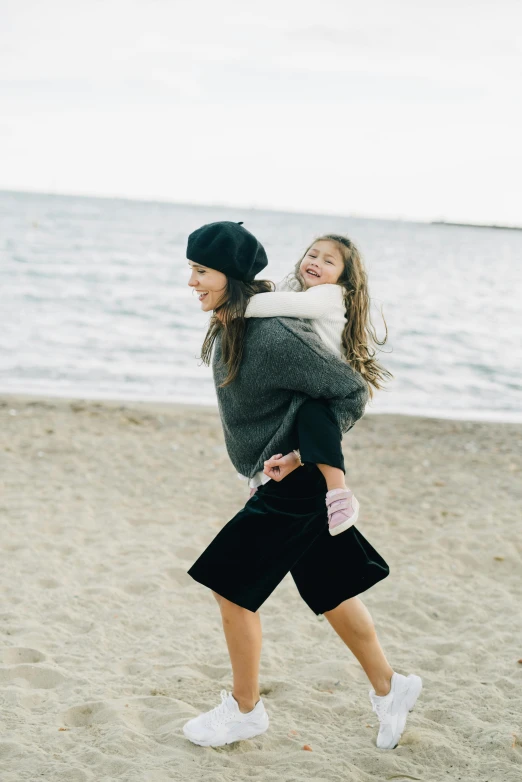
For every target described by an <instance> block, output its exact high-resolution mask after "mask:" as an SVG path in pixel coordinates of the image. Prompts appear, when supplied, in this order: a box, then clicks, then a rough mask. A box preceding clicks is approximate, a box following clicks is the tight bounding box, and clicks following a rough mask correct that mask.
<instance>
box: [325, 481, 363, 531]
mask: <svg viewBox="0 0 522 782" xmlns="http://www.w3.org/2000/svg"><path fill="white" fill-rule="evenodd" d="M326 507H327V508H328V529H329V531H330V535H339V533H340V532H344V531H345V530H347V529H349V527H351V526H353V525H354V524H355V522H356V521H357V519H358V518H359V502H358V500H357V498H356V497H355V496H354V493H353V491H352V490H351V489H331V490H330V491H328V492H326Z"/></svg>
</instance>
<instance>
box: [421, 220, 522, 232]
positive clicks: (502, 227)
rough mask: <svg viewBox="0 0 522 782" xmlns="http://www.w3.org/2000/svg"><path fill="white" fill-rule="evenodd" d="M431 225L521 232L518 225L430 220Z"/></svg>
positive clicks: (521, 227) (520, 227) (521, 229)
mask: <svg viewBox="0 0 522 782" xmlns="http://www.w3.org/2000/svg"><path fill="white" fill-rule="evenodd" d="M431 225H458V226H460V227H461V228H496V229H497V230H498V231H522V226H519V225H494V224H490V225H489V224H487V223H452V222H450V221H448V220H432V221H431Z"/></svg>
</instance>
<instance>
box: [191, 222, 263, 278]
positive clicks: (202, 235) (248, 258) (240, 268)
mask: <svg viewBox="0 0 522 782" xmlns="http://www.w3.org/2000/svg"><path fill="white" fill-rule="evenodd" d="M187 258H188V259H189V261H192V262H193V263H200V264H201V265H202V266H208V267H209V268H210V269H216V270H217V271H219V272H223V274H226V275H227V277H233V278H234V279H235V280H241V281H242V282H249V281H250V280H253V279H254V277H255V276H256V274H258V273H259V272H260V271H261V269H264V268H265V266H266V265H267V263H268V258H267V257H266V252H265V249H264V247H263V245H262V244H261V243H260V242H258V241H257V239H256V237H255V236H254V235H253V234H251V233H250V231H247V229H246V228H243V224H242V223H231V222H228V221H227V220H224V221H222V222H219V223H208V224H207V225H203V226H201V228H198V229H197V230H196V231H193V232H192V233H191V234H190V236H189V238H188V243H187Z"/></svg>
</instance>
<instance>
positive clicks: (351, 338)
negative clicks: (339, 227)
mask: <svg viewBox="0 0 522 782" xmlns="http://www.w3.org/2000/svg"><path fill="white" fill-rule="evenodd" d="M316 242H335V244H336V245H337V247H338V249H339V251H340V253H341V255H342V257H343V261H344V269H343V272H342V274H341V276H340V277H339V279H338V281H337V284H338V285H341V287H342V288H343V292H344V302H345V306H346V326H345V327H344V329H343V334H342V339H341V345H342V352H343V355H344V357H345V359H346V360H347V361H348V363H349V364H350V366H351V367H353V369H355V370H356V372H359V374H361V375H362V377H363V378H364V380H365V381H366V383H367V385H368V392H369V394H370V398H371V397H373V389H374V388H377V389H379V388H382V387H383V385H384V383H385V382H386V381H387V380H390V379H391V378H392V377H393V375H392V374H391V372H388V370H387V369H385V368H384V367H383V366H381V364H379V362H378V361H377V359H376V358H375V356H376V353H377V349H376V347H375V346H379V347H381V346H382V345H384V344H385V343H386V340H387V339H388V326H387V325H386V321H385V320H384V315H382V312H381V315H382V319H383V321H384V328H385V329H386V333H385V335H384V339H383V340H379V338H378V337H377V333H376V331H375V327H374V325H373V323H372V319H371V315H370V294H369V292H368V276H367V274H366V269H365V268H364V264H363V261H362V258H361V255H360V253H359V251H358V249H357V247H356V246H355V245H354V243H353V242H352V240H351V239H348V237H346V236H342V235H340V234H325V235H324V236H319V237H318V238H317V239H315V240H314V241H313V242H312V244H311V245H310V247H308V248H307V249H306V252H305V253H304V254H303V256H302V258H301V259H300V260H299V261H298V262H297V264H296V267H295V269H294V275H293V276H295V278H296V280H297V282H298V283H299V285H300V286H301V289H302V290H304V288H305V281H304V280H303V278H302V276H301V273H300V266H301V263H302V261H303V258H305V257H306V255H307V253H308V252H309V251H310V248H311V247H313V246H314V244H315V243H316Z"/></svg>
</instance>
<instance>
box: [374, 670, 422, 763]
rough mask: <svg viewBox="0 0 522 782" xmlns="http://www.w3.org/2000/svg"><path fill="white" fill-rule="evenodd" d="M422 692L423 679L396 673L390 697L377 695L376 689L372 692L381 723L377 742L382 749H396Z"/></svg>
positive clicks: (393, 677) (375, 709) (375, 710)
mask: <svg viewBox="0 0 522 782" xmlns="http://www.w3.org/2000/svg"><path fill="white" fill-rule="evenodd" d="M421 690H422V679H421V678H420V676H415V674H413V673H410V675H409V676H403V675H402V674H400V673H394V674H393V676H392V678H391V689H390V692H389V693H388V695H376V694H375V690H374V689H371V690H370V700H371V702H372V709H373V710H374V712H375V713H376V715H377V716H378V718H379V722H380V723H381V726H380V728H379V735H378V736H377V742H376V743H377V746H378V747H379V748H380V749H395V747H396V746H397V744H398V743H399V739H400V737H401V736H402V732H403V730H404V728H405V725H406V718H407V716H408V712H410V711H411V710H412V709H413V707H414V706H415V702H416V700H417V698H418V697H419V695H420V692H421Z"/></svg>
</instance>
